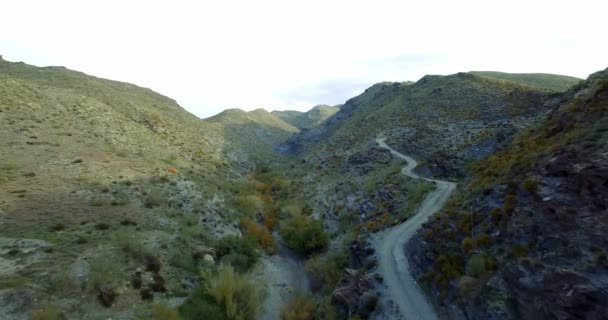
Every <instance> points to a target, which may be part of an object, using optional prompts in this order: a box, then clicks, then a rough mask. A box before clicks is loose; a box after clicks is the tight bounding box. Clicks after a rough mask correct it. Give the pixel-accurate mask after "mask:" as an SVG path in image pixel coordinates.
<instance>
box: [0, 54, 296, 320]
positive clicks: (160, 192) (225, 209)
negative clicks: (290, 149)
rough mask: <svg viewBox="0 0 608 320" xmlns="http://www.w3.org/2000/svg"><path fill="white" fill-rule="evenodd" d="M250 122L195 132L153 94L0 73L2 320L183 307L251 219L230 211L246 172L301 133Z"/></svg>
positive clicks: (67, 74)
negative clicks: (224, 245) (155, 305)
mask: <svg viewBox="0 0 608 320" xmlns="http://www.w3.org/2000/svg"><path fill="white" fill-rule="evenodd" d="M249 114H250V115H251V117H252V118H253V119H254V120H255V121H256V123H257V124H256V125H255V126H250V123H248V122H244V123H243V122H239V121H238V120H234V119H228V120H227V119H224V120H222V121H203V120H201V119H198V118H196V117H195V116H193V115H192V114H190V113H188V112H186V111H185V110H184V109H182V108H181V107H180V106H179V105H177V104H176V103H175V101H173V100H171V99H170V98H167V97H165V96H162V95H160V94H158V93H155V92H153V91H151V90H149V89H145V88H141V87H137V86H135V85H131V84H127V83H121V82H116V81H110V80H105V79H99V78H95V77H92V76H89V75H86V74H83V73H80V72H76V71H71V70H68V69H65V68H62V67H45V68H38V67H34V66H30V65H26V64H24V63H12V62H7V61H3V60H2V61H0V127H2V132H1V133H0V155H1V156H0V318H2V319H30V318H32V319H59V318H60V316H59V314H62V315H63V316H62V317H65V318H67V319H81V318H85V317H87V316H90V315H94V317H93V318H95V319H102V318H103V319H106V318H110V317H111V318H120V319H133V318H141V319H150V318H151V316H150V315H149V312H150V311H151V310H153V309H152V306H151V304H150V303H149V301H154V299H160V298H162V300H163V301H174V299H178V300H179V299H181V300H183V297H185V296H188V295H189V294H190V292H191V291H192V290H193V289H194V288H196V287H198V285H199V284H198V283H199V281H198V277H199V276H200V271H199V268H201V267H203V266H205V263H207V264H208V265H213V260H214V259H219V258H220V255H216V252H215V251H214V250H213V249H212V247H214V246H215V245H216V243H217V241H219V240H218V239H222V238H223V237H224V236H225V235H230V234H236V235H238V234H240V233H241V231H240V228H239V219H240V218H241V217H242V216H243V214H244V213H243V212H244V211H245V209H243V208H245V207H247V208H250V209H251V210H255V208H254V207H251V206H248V205H246V204H241V205H240V207H239V205H238V204H239V203H241V202H242V198H243V197H244V196H240V194H241V193H242V192H248V193H255V190H256V189H255V188H254V187H251V186H250V185H249V184H247V181H248V179H249V178H248V177H247V176H245V174H246V173H248V172H249V170H250V169H252V168H254V167H255V165H256V163H255V162H254V161H252V160H254V159H256V158H258V157H260V154H261V153H260V152H261V151H264V148H268V149H270V145H271V144H272V143H274V142H277V141H280V140H281V139H285V138H286V137H287V136H288V135H289V134H290V133H292V132H295V131H296V129H295V128H294V127H292V126H291V125H288V124H286V123H284V122H282V121H281V120H279V119H276V117H274V116H272V115H270V114H269V113H267V112H265V111H255V112H252V113H249ZM262 119H264V120H262ZM268 119H270V120H268ZM216 120H218V119H217V118H216ZM237 132H242V133H243V134H245V135H252V136H253V137H247V136H246V138H243V136H238V135H237ZM252 139H253V140H252ZM252 141H255V142H256V143H257V146H259V150H261V151H260V152H258V151H259V150H256V149H255V146H252V143H253V142H252ZM245 144H247V145H248V146H247V147H246V146H245ZM266 146H268V147H266ZM235 150H237V151H238V153H236V151H235ZM248 151H252V153H248ZM258 185H261V186H263V184H262V183H258ZM245 186H249V188H248V187H245ZM239 197H240V198H239ZM239 199H241V200H239ZM239 201H241V202H239ZM259 202H260V203H261V201H259ZM248 248H249V247H248ZM251 248H255V246H252V247H251ZM252 250H256V249H252ZM228 252H229V251H224V254H227V253H228ZM247 253H248V254H253V251H249V252H247ZM209 263H210V264H209ZM172 299H173V300H172ZM53 314H55V317H51V316H50V315H53ZM161 318H163V319H164V317H161Z"/></svg>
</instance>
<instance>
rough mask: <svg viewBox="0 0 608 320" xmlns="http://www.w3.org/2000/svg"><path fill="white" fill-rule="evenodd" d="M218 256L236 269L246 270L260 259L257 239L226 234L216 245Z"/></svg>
mask: <svg viewBox="0 0 608 320" xmlns="http://www.w3.org/2000/svg"><path fill="white" fill-rule="evenodd" d="M216 252H217V255H218V258H220V259H221V260H222V261H223V262H224V263H228V264H230V265H231V266H232V267H234V268H235V269H236V270H238V271H240V272H245V271H247V270H249V269H250V268H251V267H252V266H253V265H254V264H255V263H256V262H257V261H258V259H259V257H260V255H259V253H258V252H257V245H256V242H255V239H253V238H251V237H238V236H226V237H223V238H221V239H220V240H219V241H218V243H217V245H216Z"/></svg>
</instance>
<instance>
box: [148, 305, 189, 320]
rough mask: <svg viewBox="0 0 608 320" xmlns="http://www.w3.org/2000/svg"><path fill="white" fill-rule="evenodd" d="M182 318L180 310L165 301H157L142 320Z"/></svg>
mask: <svg viewBox="0 0 608 320" xmlns="http://www.w3.org/2000/svg"><path fill="white" fill-rule="evenodd" d="M144 319H147V320H181V317H180V315H179V312H177V310H175V309H173V308H171V307H169V306H168V305H167V304H166V303H164V302H159V303H155V304H154V305H153V306H152V310H151V312H150V315H149V316H146V317H145V318H144V317H142V318H141V320H144Z"/></svg>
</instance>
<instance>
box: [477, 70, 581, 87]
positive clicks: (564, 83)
mask: <svg viewBox="0 0 608 320" xmlns="http://www.w3.org/2000/svg"><path fill="white" fill-rule="evenodd" d="M469 73H470V74H474V75H478V76H483V77H488V78H493V79H499V80H506V81H512V82H516V83H519V84H523V85H527V86H530V87H533V88H537V89H546V90H550V91H566V90H568V89H570V88H571V87H572V86H574V85H576V84H578V83H579V82H581V81H583V79H579V78H575V77H570V76H563V75H556V74H547V73H505V72H497V71H471V72H469Z"/></svg>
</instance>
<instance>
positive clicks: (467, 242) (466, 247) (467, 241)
mask: <svg viewBox="0 0 608 320" xmlns="http://www.w3.org/2000/svg"><path fill="white" fill-rule="evenodd" d="M461 247H462V252H464V253H465V254H469V252H471V250H472V249H473V240H471V238H469V237H466V238H464V239H463V240H462V246H461Z"/></svg>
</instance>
